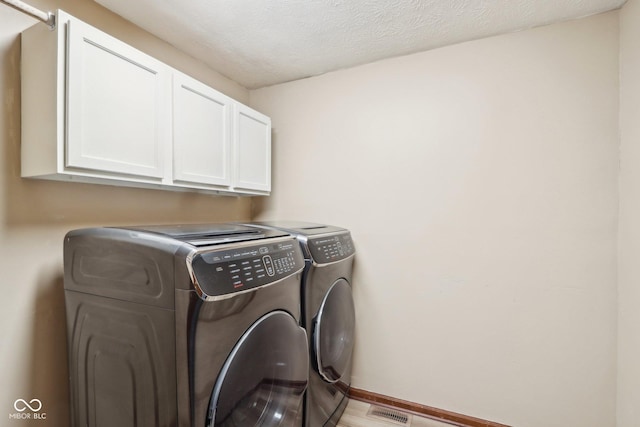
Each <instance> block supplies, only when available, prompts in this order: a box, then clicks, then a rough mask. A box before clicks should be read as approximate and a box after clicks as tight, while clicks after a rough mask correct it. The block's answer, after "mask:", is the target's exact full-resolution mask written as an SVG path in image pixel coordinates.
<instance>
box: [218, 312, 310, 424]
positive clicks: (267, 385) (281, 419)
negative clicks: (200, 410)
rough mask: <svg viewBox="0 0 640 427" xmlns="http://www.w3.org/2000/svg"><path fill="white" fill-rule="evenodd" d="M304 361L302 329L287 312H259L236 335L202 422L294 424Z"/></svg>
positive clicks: (306, 355) (303, 384)
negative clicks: (238, 336) (241, 332)
mask: <svg viewBox="0 0 640 427" xmlns="http://www.w3.org/2000/svg"><path fill="white" fill-rule="evenodd" d="M308 360H309V351H308V347H307V336H306V332H305V331H304V329H302V328H301V327H300V326H299V325H298V323H297V322H296V320H295V319H294V318H293V317H292V316H291V315H290V314H289V313H286V312H284V311H273V312H271V313H269V314H267V315H265V316H263V317H262V318H260V319H259V320H258V321H257V322H255V323H254V324H253V325H252V326H251V328H249V329H248V330H247V332H245V334H244V335H243V336H242V338H240V340H239V341H238V343H237V344H236V346H235V347H234V349H233V351H232V352H231V354H230V355H229V358H228V359H227V361H226V362H225V364H224V366H223V367H222V370H221V372H220V375H219V376H218V380H217V382H216V385H215V386H214V388H213V393H212V395H211V401H210V403H209V412H208V419H207V424H206V425H207V426H208V427H218V426H220V427H251V426H263V427H272V426H273V427H275V426H281V427H288V426H294V425H295V422H296V419H297V420H299V418H298V417H299V414H300V411H301V408H302V397H303V394H304V391H305V389H306V388H307V381H308V376H309V362H308ZM298 422H299V421H298Z"/></svg>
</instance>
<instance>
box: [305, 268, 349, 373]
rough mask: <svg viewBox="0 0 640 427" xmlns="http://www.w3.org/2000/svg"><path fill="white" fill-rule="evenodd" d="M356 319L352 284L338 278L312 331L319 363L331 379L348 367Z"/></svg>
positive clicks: (326, 296)
mask: <svg viewBox="0 0 640 427" xmlns="http://www.w3.org/2000/svg"><path fill="white" fill-rule="evenodd" d="M355 323H356V318H355V309H354V306H353V296H352V295H351V286H349V282H347V281H346V280H345V279H339V280H337V281H336V282H335V283H334V284H333V285H331V288H330V289H329V292H327V294H326V295H325V297H324V301H322V305H321V306H320V310H319V311H318V314H317V316H316V318H315V322H314V331H313V341H314V351H315V357H316V367H317V370H318V373H320V375H321V376H322V377H323V378H324V379H325V380H326V381H328V382H330V383H334V382H336V381H338V380H339V379H340V378H342V376H343V375H344V373H345V371H346V370H347V368H348V367H349V363H350V362H351V354H352V353H353V341H354V339H353V338H354V333H355V332H354V330H355Z"/></svg>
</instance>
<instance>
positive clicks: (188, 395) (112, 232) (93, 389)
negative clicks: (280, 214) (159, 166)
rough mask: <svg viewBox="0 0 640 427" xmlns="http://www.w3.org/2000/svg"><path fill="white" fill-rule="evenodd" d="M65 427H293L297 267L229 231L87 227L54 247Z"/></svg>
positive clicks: (277, 241)
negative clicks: (58, 257) (63, 343)
mask: <svg viewBox="0 0 640 427" xmlns="http://www.w3.org/2000/svg"><path fill="white" fill-rule="evenodd" d="M64 267H65V276H64V282H65V283H64V284H65V300H66V309H67V324H68V346H69V367H70V380H71V418H72V425H73V426H76V427H79V426H83V427H84V426H92V427H93V426H118V427H128V426H154V427H159V426H167V427H169V426H171V427H175V426H179V427H213V426H215V427H223V426H224V427H250V426H264V427H266V426H274V427H275V426H282V427H294V426H301V425H302V420H303V418H302V406H303V396H304V391H305V389H306V387H307V383H308V370H309V362H308V360H309V355H308V342H307V337H306V332H305V330H304V329H303V328H302V327H300V323H299V322H300V320H301V319H300V296H299V284H300V278H301V274H302V271H303V268H304V259H303V256H302V252H301V250H300V246H299V244H298V242H297V241H296V239H295V238H294V237H292V236H290V235H288V234H287V233H284V232H280V231H273V230H258V229H255V228H249V227H243V226H239V225H225V224H217V225H184V226H151V227H131V228H93V229H83V230H76V231H72V232H70V233H68V234H67V236H66V238H65V242H64Z"/></svg>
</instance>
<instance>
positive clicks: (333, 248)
mask: <svg viewBox="0 0 640 427" xmlns="http://www.w3.org/2000/svg"><path fill="white" fill-rule="evenodd" d="M307 245H308V246H309V252H311V257H312V258H313V260H314V261H315V262H316V263H318V264H328V263H331V262H336V261H340V260H343V259H345V258H348V257H350V256H351V255H353V254H354V253H355V252H356V251H355V248H354V246H353V241H352V240H351V234H350V233H348V232H346V233H341V234H334V235H331V236H318V237H313V238H309V240H308V241H307Z"/></svg>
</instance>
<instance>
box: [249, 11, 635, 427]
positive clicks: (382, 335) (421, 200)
mask: <svg viewBox="0 0 640 427" xmlns="http://www.w3.org/2000/svg"><path fill="white" fill-rule="evenodd" d="M636 40H637V38H636ZM251 103H252V105H253V106H254V107H256V108H258V109H259V110H261V111H263V112H265V113H266V114H268V115H270V116H271V117H272V119H273V126H274V156H273V157H274V170H275V172H274V181H273V182H274V191H273V196H272V197H270V198H268V199H264V200H263V202H264V203H261V204H256V205H255V206H254V208H255V212H254V217H255V218H256V219H273V218H279V219H305V220H311V221H319V222H326V223H331V224H335V225H341V226H344V227H347V228H350V229H351V230H352V231H353V235H354V238H355V241H356V245H357V249H358V251H359V252H358V254H357V260H356V274H355V279H354V281H355V283H354V287H355V288H354V292H355V301H356V308H357V312H358V313H357V321H358V326H357V333H358V335H357V344H356V346H357V348H356V355H355V361H354V377H353V385H354V386H355V387H358V388H363V389H366V390H372V391H375V392H379V393H383V394H387V395H391V396H395V397H399V398H403V399H407V400H410V401H415V402H419V403H423V404H427V405H433V406H436V407H439V408H444V409H449V410H453V411H457V412H461V413H465V414H470V415H474V416H478V417H483V418H487V419H490V420H494V421H499V422H504V423H508V424H511V425H514V426H518V427H540V426H544V427H567V426H576V427H578V426H579V427H612V426H614V425H615V394H616V382H615V378H616V373H615V370H616V274H617V273H616V269H617V264H616V226H617V205H618V201H617V173H618V114H617V113H618V15H617V12H612V13H608V14H604V15H599V16H595V17H591V18H587V19H582V20H578V21H572V22H566V23H561V24H556V25H552V26H548V27H543V28H537V29H532V30H528V31H524V32H519V33H514V34H508V35H503V36H498V37H493V38H488V39H483V40H479V41H474V42H470V43H464V44H459V45H455V46H451V47H446V48H442V49H437V50H433V51H429V52H425V53H420V54H416V55H411V56H406V57H400V58H395V59H391V60H386V61H381V62H378V63H374V64H369V65H365V66H361V67H357V68H353V69H348V70H343V71H339V72H334V73H330V74H326V75H323V76H319V77H314V78H309V79H305V80H301V81H296V82H292V83H286V84H282V85H278V86H274V87H270V88H265V89H261V90H257V91H252V92H251ZM636 123H637V121H636ZM636 360H637V358H636ZM636 420H637V418H636Z"/></svg>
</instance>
